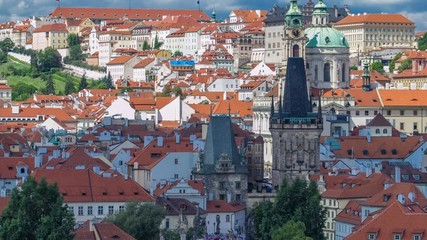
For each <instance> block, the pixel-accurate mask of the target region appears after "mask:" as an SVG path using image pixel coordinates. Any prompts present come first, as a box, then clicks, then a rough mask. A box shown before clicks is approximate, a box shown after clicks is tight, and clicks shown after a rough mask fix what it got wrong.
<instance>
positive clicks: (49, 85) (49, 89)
mask: <svg viewBox="0 0 427 240" xmlns="http://www.w3.org/2000/svg"><path fill="white" fill-rule="evenodd" d="M45 82H46V87H45V89H44V93H45V94H55V82H54V81H53V78H52V75H51V74H47V75H46V80H45Z"/></svg>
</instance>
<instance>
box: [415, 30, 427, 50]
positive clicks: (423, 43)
mask: <svg viewBox="0 0 427 240" xmlns="http://www.w3.org/2000/svg"><path fill="white" fill-rule="evenodd" d="M417 41H418V49H419V50H421V51H424V50H426V49H427V33H425V34H424V36H423V37H422V38H420V39H418V40H417Z"/></svg>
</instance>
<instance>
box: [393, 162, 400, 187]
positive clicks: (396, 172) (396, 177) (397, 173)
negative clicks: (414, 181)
mask: <svg viewBox="0 0 427 240" xmlns="http://www.w3.org/2000/svg"><path fill="white" fill-rule="evenodd" d="M394 181H396V183H400V167H399V166H395V167H394Z"/></svg>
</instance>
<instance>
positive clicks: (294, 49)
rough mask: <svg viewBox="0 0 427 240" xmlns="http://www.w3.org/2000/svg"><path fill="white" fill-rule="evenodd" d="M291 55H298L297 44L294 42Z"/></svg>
mask: <svg viewBox="0 0 427 240" xmlns="http://www.w3.org/2000/svg"><path fill="white" fill-rule="evenodd" d="M292 57H299V46H298V45H297V44H295V45H294V46H293V54H292Z"/></svg>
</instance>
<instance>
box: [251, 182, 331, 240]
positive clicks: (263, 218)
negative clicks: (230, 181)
mask: <svg viewBox="0 0 427 240" xmlns="http://www.w3.org/2000/svg"><path fill="white" fill-rule="evenodd" d="M253 214H254V224H255V231H256V234H257V237H258V238H259V239H262V240H267V239H271V238H272V234H273V233H274V232H275V231H276V230H277V229H279V228H280V227H282V226H283V225H284V224H285V223H287V222H288V221H290V220H295V221H301V222H302V223H304V225H305V226H306V230H305V235H306V236H308V237H311V238H313V239H314V240H323V239H324V236H323V227H324V225H325V214H326V211H325V209H323V208H322V206H321V205H320V194H319V191H318V189H317V184H316V183H315V182H314V181H311V182H310V183H307V182H306V181H304V180H300V179H296V180H294V181H293V182H292V184H288V183H287V182H286V181H284V182H283V184H282V186H281V187H280V190H279V192H278V193H277V196H276V199H275V202H274V203H262V204H259V205H257V206H255V207H254V210H253Z"/></svg>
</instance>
